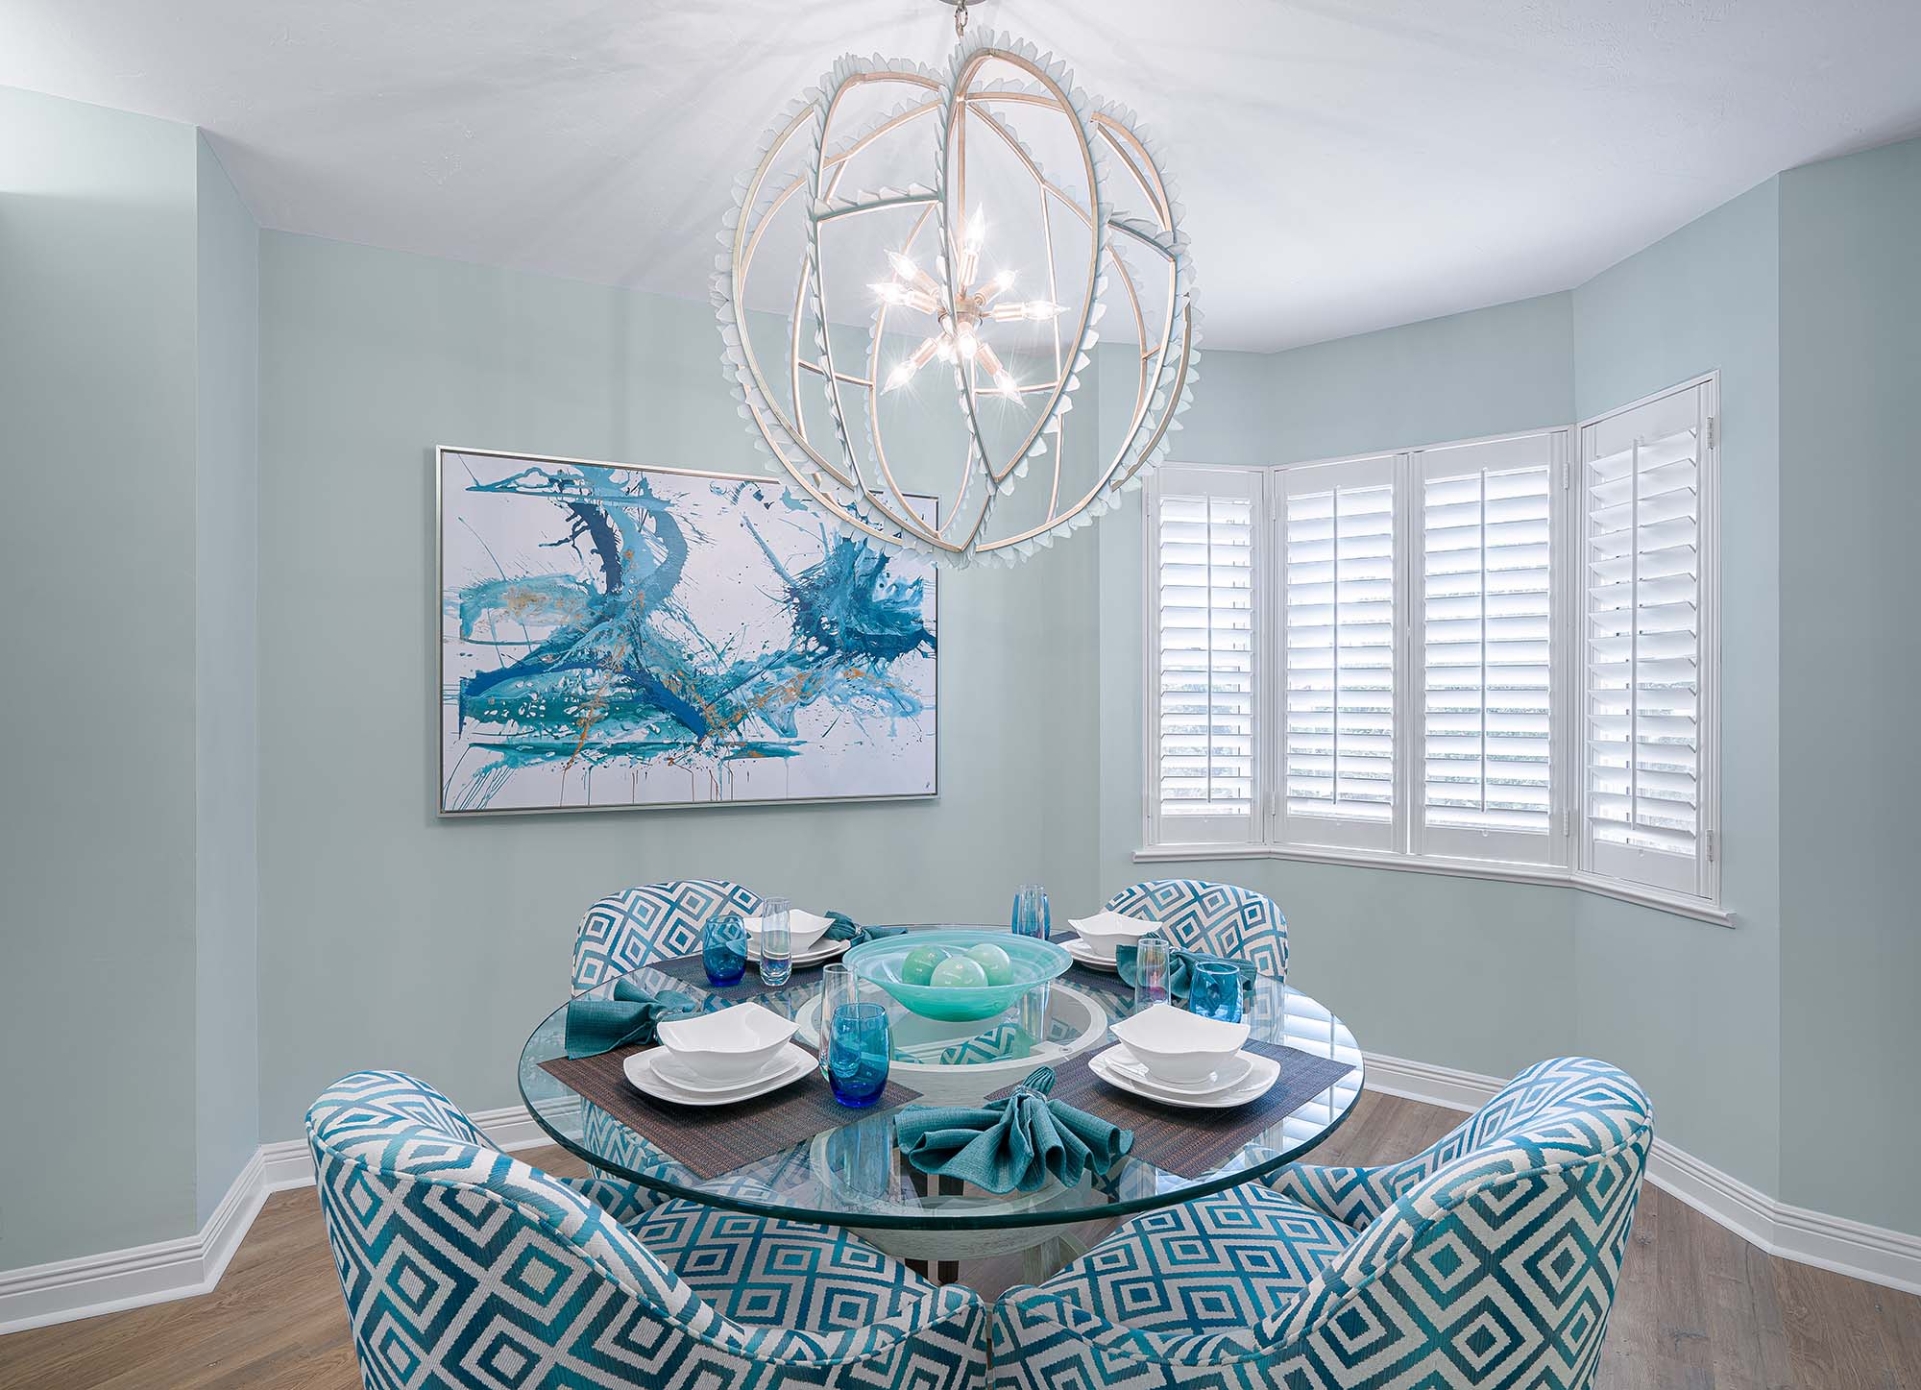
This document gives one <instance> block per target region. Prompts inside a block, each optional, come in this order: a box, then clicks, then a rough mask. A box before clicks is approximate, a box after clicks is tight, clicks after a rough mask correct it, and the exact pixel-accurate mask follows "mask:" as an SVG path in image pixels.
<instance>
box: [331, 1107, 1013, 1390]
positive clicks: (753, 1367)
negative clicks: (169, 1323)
mask: <svg viewBox="0 0 1921 1390" xmlns="http://www.w3.org/2000/svg"><path fill="white" fill-rule="evenodd" d="M307 1142H308V1146H309V1147H310V1148H311V1150H312V1152H313V1157H314V1165H315V1172H316V1176H317V1178H318V1182H319V1191H320V1206H321V1212H322V1214H323V1215H324V1217H325V1218H326V1224H327V1235H328V1241H329V1244H330V1245H331V1248H332V1251H333V1256H334V1264H335V1267H336V1269H337V1270H338V1272H339V1275H340V1286H341V1291H342V1293H343V1294H344V1295H345V1297H346V1303H347V1316H348V1321H349V1323H350V1324H351V1327H352V1331H353V1337H354V1350H355V1352H356V1353H357V1354H358V1356H359V1358H360V1365H361V1372H362V1375H363V1378H364V1379H365V1382H366V1385H367V1387H368V1390H403V1388H404V1390H416V1387H435V1388H436V1390H438V1388H439V1387H452V1386H463V1387H483V1388H484V1390H496V1388H497V1390H508V1387H521V1386H542V1387H568V1390H615V1387H619V1388H620V1390H633V1388H634V1387H656V1386H689V1387H692V1386H705V1385H711V1386H727V1387H730V1388H731V1387H752V1390H777V1388H778V1387H785V1386H802V1385H806V1386H830V1385H831V1386H850V1387H851V1386H855V1385H862V1386H865V1385H874V1386H889V1385H926V1386H928V1387H930V1390H935V1388H937V1387H946V1386H956V1387H963V1386H964V1387H974V1386H978V1385H979V1384H980V1383H981V1381H982V1378H983V1376H984V1374H985V1354H986V1353H985V1346H984V1332H985V1324H986V1314H985V1311H984V1309H983V1308H982V1306H981V1303H980V1300H979V1298H978V1297H977V1296H976V1295H975V1294H974V1293H972V1292H971V1291H970V1290H967V1289H964V1288H960V1287H948V1288H935V1287H934V1286H933V1285H931V1284H928V1283H926V1281H924V1280H920V1279H918V1278H917V1277H916V1276H914V1275H913V1274H911V1273H910V1272H908V1271H907V1270H905V1269H904V1268H902V1267H900V1266H898V1265H897V1264H895V1262H893V1261H891V1260H889V1259H887V1257H886V1256H884V1255H881V1254H880V1253H879V1252H878V1251H875V1250H873V1249H872V1247H870V1246H867V1245H865V1244H864V1243H862V1242H860V1241H859V1240H858V1239H856V1238H855V1237H853V1236H851V1235H848V1234H846V1233H844V1232H838V1231H820V1230H812V1231H810V1230H809V1228H805V1227H790V1226H787V1225H786V1224H785V1223H773V1225H774V1226H775V1227H777V1229H775V1230H774V1231H773V1232H772V1233H771V1234H770V1235H767V1236H765V1237H762V1238H760V1239H759V1240H758V1241H757V1240H756V1239H755V1238H754V1237H752V1236H751V1235H750V1234H749V1233H748V1227H747V1226H745V1225H744V1226H741V1227H740V1228H739V1229H738V1230H737V1231H733V1232H730V1233H729V1239H731V1240H732V1241H733V1244H732V1245H730V1246H728V1247H727V1248H726V1251H725V1253H724V1254H723V1255H722V1256H719V1257H716V1258H717V1259H718V1260H720V1261H723V1262H724V1261H726V1260H731V1261H733V1264H732V1265H730V1266H729V1267H730V1268H732V1269H735V1270H738V1271H739V1272H740V1273H741V1289H740V1290H736V1291H735V1292H734V1293H733V1294H731V1295H730V1297H729V1298H728V1300H727V1301H726V1302H725V1303H724V1304H723V1303H719V1302H716V1301H714V1300H713V1299H710V1298H708V1297H706V1296H704V1294H703V1289H705V1288H711V1287H713V1280H712V1278H711V1277H710V1276H709V1274H708V1273H707V1272H706V1270H705V1267H704V1266H702V1262H703V1261H704V1260H705V1259H706V1258H707V1257H706V1256H705V1254H704V1246H703V1245H702V1244H701V1243H700V1242H698V1241H697V1242H696V1243H695V1244H694V1245H693V1246H691V1247H678V1246H676V1245H675V1244H674V1242H673V1241H671V1240H667V1239H662V1240H660V1241H659V1242H658V1244H657V1245H655V1246H652V1247H650V1245H649V1244H648V1243H647V1242H646V1241H643V1240H642V1239H641V1238H640V1237H638V1236H636V1235H635V1234H634V1233H633V1232H631V1231H630V1230H628V1229H627V1228H626V1227H625V1226H623V1225H621V1224H620V1222H619V1221H617V1220H615V1219H613V1217H612V1216H610V1215H609V1214H608V1213H607V1212H606V1211H605V1210H603V1209H602V1208H601V1207H599V1206H597V1205H596V1204H595V1203H593V1202H591V1201H588V1200H587V1199H586V1198H584V1197H583V1196H582V1195H581V1194H580V1193H579V1192H578V1191H576V1190H575V1189H574V1188H573V1187H571V1186H569V1185H567V1184H564V1183H561V1182H557V1181H555V1180H554V1179H553V1178H552V1177H550V1176H549V1175H547V1174H545V1173H542V1172H540V1171H538V1170H536V1169H534V1168H530V1167H529V1166H527V1165H526V1164H524V1163H521V1162H519V1161H517V1160H515V1159H514V1158H512V1157H510V1156H508V1155H507V1154H503V1153H501V1152H500V1151H498V1150H497V1149H495V1148H493V1147H492V1146H490V1145H488V1144H487V1143H486V1142H485V1141H484V1140H483V1139H482V1138H481V1136H480V1134H479V1132H478V1131H477V1130H476V1129H475V1128H474V1126H473V1124H472V1122H471V1121H470V1120H468V1119H467V1117H466V1116H464V1115H462V1114H461V1113H460V1111H459V1110H458V1109H456V1108H455V1107H454V1106H453V1105H452V1104H451V1103H450V1102H449V1101H448V1100H447V1099H446V1098H445V1097H444V1096H441V1095H440V1094H439V1093H438V1092H436V1091H434V1090H433V1089H432V1088H431V1087H428V1086H426V1085H424V1084H422V1083H421V1082H419V1081H416V1080H414V1079H413V1078H411V1077H408V1076H405V1075H403V1074H401V1073H399V1072H359V1073H356V1074H354V1075H352V1076H348V1077H345V1078H343V1079H342V1080H341V1081H339V1082H337V1083H336V1084H335V1085H334V1086H332V1087H330V1088H329V1089H328V1091H327V1092H326V1094H324V1095H323V1096H321V1097H320V1099H319V1100H317V1101H316V1102H315V1103H314V1105H313V1108H312V1109H311V1110H310V1111H309V1112H308V1114H307ZM673 1211H674V1207H673V1206H671V1205H670V1206H665V1207H661V1208H659V1209H658V1210H657V1211H656V1213H655V1214H654V1216H653V1217H650V1218H648V1219H649V1220H658V1219H663V1218H666V1217H667V1216H668V1214H669V1213H671V1212H673ZM716 1215H717V1216H718V1215H719V1214H718V1213H717V1214H716ZM727 1219H728V1220H729V1221H730V1222H731V1221H738V1222H742V1223H749V1225H751V1223H752V1221H753V1218H747V1217H737V1218H736V1217H730V1218H727ZM743 1248H744V1249H745V1251H746V1253H740V1251H741V1250H742V1249H743ZM680 1263H686V1264H688V1265H689V1266H690V1269H691V1272H692V1273H693V1274H694V1278H693V1279H691V1280H690V1279H689V1278H686V1277H683V1276H682V1274H680V1273H679V1272H678V1270H677V1268H676V1265H677V1264H680ZM696 1266H700V1267H696ZM763 1312H769V1316H767V1317H763V1316H762V1313H763Z"/></svg>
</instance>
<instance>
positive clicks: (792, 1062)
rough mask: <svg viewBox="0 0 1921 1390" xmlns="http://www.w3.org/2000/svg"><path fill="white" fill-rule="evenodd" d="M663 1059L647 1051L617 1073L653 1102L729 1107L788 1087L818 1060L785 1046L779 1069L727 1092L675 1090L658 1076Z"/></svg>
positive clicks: (663, 1053) (659, 1052)
mask: <svg viewBox="0 0 1921 1390" xmlns="http://www.w3.org/2000/svg"><path fill="white" fill-rule="evenodd" d="M667 1055H668V1054H667V1052H666V1049H664V1048H659V1047H650V1048H647V1049H646V1050H644V1051H641V1052H636V1053H634V1054H633V1055H632V1056H631V1057H629V1058H627V1060H626V1061H624V1062H622V1063H621V1064H620V1069H621V1072H622V1073H623V1074H624V1075H625V1076H626V1078H627V1082H628V1084H629V1085H631V1086H632V1087H633V1088H634V1089H635V1090H637V1091H639V1092H641V1093H642V1094H643V1095H649V1096H652V1097H653V1098H654V1099H655V1100H666V1101H672V1102H673V1103H674V1104H675V1105H733V1104H735V1103H737V1102H739V1101H743V1100H752V1099H754V1097H756V1096H764V1095H766V1094H767V1093H768V1092H769V1091H778V1090H779V1089H780V1088H781V1087H783V1086H791V1085H792V1084H793V1083H794V1082H796V1081H798V1080H800V1079H801V1077H803V1076H805V1075H807V1074H808V1073H809V1072H811V1071H813V1070H815V1069H816V1068H817V1067H819V1065H820V1061H819V1059H818V1058H816V1057H815V1056H814V1055H813V1054H812V1053H811V1052H805V1051H802V1050H801V1049H800V1048H798V1047H796V1046H794V1044H792V1043H787V1044H785V1045H784V1046H783V1047H782V1048H781V1049H780V1051H779V1052H778V1053H777V1054H776V1060H777V1061H778V1062H779V1065H778V1066H775V1067H772V1068H770V1069H769V1070H767V1071H766V1072H763V1073H762V1074H761V1075H760V1076H757V1077H755V1078H753V1079H752V1080H750V1081H748V1082H746V1083H743V1084H742V1085H740V1086H737V1087H735V1088H733V1089H731V1090H709V1091H694V1090H688V1089H686V1088H684V1087H681V1086H678V1085H676V1084H675V1083H674V1082H673V1081H671V1080H669V1079H668V1078H667V1077H665V1076H662V1075H661V1074H660V1071H659V1069H658V1063H659V1062H660V1061H662V1060H665V1058H666V1056H667Z"/></svg>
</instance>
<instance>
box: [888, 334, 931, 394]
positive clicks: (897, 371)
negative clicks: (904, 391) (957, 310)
mask: <svg viewBox="0 0 1921 1390" xmlns="http://www.w3.org/2000/svg"><path fill="white" fill-rule="evenodd" d="M946 343H947V340H946V339H945V338H923V339H922V340H921V345H920V346H919V347H917V348H915V349H914V355H913V356H912V357H907V358H903V359H902V360H901V361H899V362H897V363H895V365H894V370H893V371H891V372H889V373H888V374H887V384H886V385H885V386H884V387H882V388H881V389H882V391H883V392H885V391H898V390H900V388H901V387H903V386H905V385H906V384H907V383H908V382H910V381H912V380H913V379H914V373H916V372H918V371H919V370H920V369H921V368H922V367H925V366H926V365H927V364H928V363H929V362H930V361H932V360H933V358H934V355H935V354H936V353H938V352H940V351H941V350H942V349H943V348H944V347H945V346H946Z"/></svg>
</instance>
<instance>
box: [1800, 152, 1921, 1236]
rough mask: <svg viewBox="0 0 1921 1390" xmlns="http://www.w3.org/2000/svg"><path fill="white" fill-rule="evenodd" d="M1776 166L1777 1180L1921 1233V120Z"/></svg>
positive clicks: (1812, 1203) (1818, 1199) (1839, 1209)
mask: <svg viewBox="0 0 1921 1390" xmlns="http://www.w3.org/2000/svg"><path fill="white" fill-rule="evenodd" d="M1780 182H1781V382H1782V394H1781V460H1782V468H1781V512H1782V516H1783V517H1784V518H1787V519H1788V521H1789V526H1788V529H1787V530H1786V532H1785V534H1784V537H1783V546H1782V557H1781V571H1782V572H1781V639H1782V661H1781V714H1782V719H1783V721H1784V723H1785V726H1786V727H1788V728H1790V729H1793V730H1795V731H1796V734H1797V736H1796V737H1794V738H1792V739H1788V740H1785V741H1784V743H1783V747H1782V757H1781V785H1782V798H1781V805H1782V826H1781V842H1782V852H1783V858H1782V869H1781V918H1782V923H1783V937H1782V946H1781V1015H1782V1025H1781V1026H1782V1035H1781V1054H1782V1056H1781V1065H1782V1091H1783V1095H1784V1097H1785V1098H1786V1105H1785V1108H1784V1113H1783V1117H1782V1119H1783V1123H1782V1134H1781V1192H1782V1196H1783V1197H1785V1198H1786V1199H1787V1200H1788V1201H1791V1202H1794V1203H1796V1204H1797V1205H1800V1206H1807V1207H1813V1208H1814V1209H1816V1210H1817V1211H1826V1212H1834V1213H1836V1214H1838V1215H1841V1216H1849V1217H1854V1218H1856V1219H1859V1220H1864V1221H1872V1222H1875V1223H1877V1224H1881V1225H1890V1226H1894V1227H1897V1228H1899V1229H1901V1230H1906V1231H1913V1232H1917V1233H1921V1185H1917V1183H1916V1182H1915V1178H1914V1173H1913V1162H1912V1159H1913V1156H1914V1155H1915V1154H1917V1153H1921V1104H1917V1103H1916V1100H1915V1096H1916V1093H1917V1081H1916V1072H1917V1069H1921V1007H1917V1002H1916V1001H1917V995H1921V908H1918V907H1917V902H1921V894H1917V891H1916V889H1915V886H1914V876H1913V873H1912V865H1913V863H1914V849H1913V840H1914V836H1913V832H1912V823H1911V821H1910V817H1911V816H1912V814H1913V808H1914V798H1915V787H1916V786H1917V784H1921V722H1918V721H1917V715H1916V705H1915V692H1916V691H1917V690H1921V638H1918V637H1917V635H1916V620H1915V609H1916V602H1917V600H1918V599H1921V546H1917V545H1916V543H1915V534H1914V522H1915V518H1916V517H1917V516H1921V443H1917V441H1921V249H1917V247H1918V246H1921V141H1908V142H1907V143H1905V144H1900V145H1894V146H1890V147H1889V148H1886V149H1881V150H1873V151H1870V152H1869V153H1867V154H1860V155H1853V156H1850V157H1848V158H1846V159H1837V160H1832V161H1830V162H1828V163H1824V164H1816V165H1813V166H1811V167H1809V168H1806V169H1796V170H1793V171H1792V172H1790V173H1786V174H1783V175H1782V176H1781V180H1780ZM1864 1156H1871V1157H1864Z"/></svg>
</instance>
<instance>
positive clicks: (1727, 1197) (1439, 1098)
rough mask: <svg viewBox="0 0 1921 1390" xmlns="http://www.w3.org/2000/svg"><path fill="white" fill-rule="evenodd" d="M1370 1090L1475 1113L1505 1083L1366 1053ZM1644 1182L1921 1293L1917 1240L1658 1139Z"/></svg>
mask: <svg viewBox="0 0 1921 1390" xmlns="http://www.w3.org/2000/svg"><path fill="white" fill-rule="evenodd" d="M1365 1058H1366V1064H1367V1081H1366V1084H1367V1086H1368V1087H1369V1088H1370V1089H1372V1090H1376V1091H1379V1092H1381V1093H1382V1094H1384V1095H1390V1096H1401V1097H1404V1098H1405V1099H1408V1100H1419V1101H1425V1102H1427V1103H1428V1104H1429V1105H1440V1106H1445V1107H1446V1108H1448V1109H1450V1110H1476V1109H1479V1108H1480V1107H1481V1106H1483V1105H1485V1104H1486V1103H1487V1102H1488V1101H1490V1100H1492V1099H1493V1098H1494V1093H1495V1092H1496V1091H1498V1090H1500V1089H1501V1087H1502V1085H1504V1084H1505V1083H1504V1082H1502V1080H1501V1079H1500V1078H1499V1077H1494V1076H1486V1075H1483V1074H1481V1073H1479V1072H1470V1071H1460V1070H1458V1069H1456V1068H1454V1067H1437V1066H1433V1065H1431V1064H1429V1063H1426V1062H1410V1061H1407V1060H1406V1059H1404V1058H1400V1057H1384V1056H1381V1055H1378V1054H1376V1053H1372V1052H1369V1053H1367V1054H1365ZM1648 1181H1649V1182H1651V1183H1653V1184H1654V1185H1655V1186H1656V1187H1658V1188H1660V1189H1661V1190H1662V1191H1663V1192H1665V1193H1667V1194H1668V1195H1669V1196H1671V1197H1674V1198H1676V1199H1678V1200H1680V1201H1682V1202H1685V1203H1687V1204H1688V1205H1689V1206H1691V1207H1693V1208H1694V1209H1695V1210H1696V1211H1698V1212H1700V1213H1701V1214H1702V1215H1703V1216H1705V1217H1707V1218H1708V1219H1709V1220H1711V1221H1714V1222H1716V1223H1717V1224H1719V1225H1721V1226H1725V1227H1726V1228H1727V1229H1728V1230H1730V1231H1733V1232H1734V1233H1735V1234H1736V1235H1738V1236H1740V1237H1741V1238H1742V1239H1743V1240H1745V1241H1747V1242H1748V1243H1749V1244H1750V1245H1753V1246H1755V1247H1757V1248H1758V1249H1761V1250H1765V1251H1766V1252H1767V1253H1768V1254H1770V1255H1774V1256H1777V1257H1779V1258H1781V1259H1784V1260H1793V1261H1794V1262H1795V1263H1797V1264H1804V1265H1813V1266H1814V1267H1815V1268H1817V1269H1826V1270H1832V1271H1833V1272H1834V1273H1836V1274H1844V1275H1846V1276H1847V1277H1848V1278H1850V1279H1865V1280H1866V1281H1868V1282H1869V1283H1871V1284H1880V1285H1883V1286H1885V1287H1887V1288H1890V1289H1900V1290H1901V1291H1902V1292H1904V1293H1912V1294H1921V1235H1909V1234H1908V1233H1907V1232H1905V1231H1892V1230H1888V1229H1887V1228H1885V1227H1882V1226H1870V1225H1868V1224H1867V1223H1866V1222H1862V1221H1850V1220H1848V1219H1847V1218H1845V1217H1840V1216H1829V1215H1828V1214H1827V1213H1825V1212H1818V1211H1810V1210H1809V1209H1808V1208H1806V1207H1797V1206H1790V1205H1789V1204H1788V1203H1786V1202H1780V1201H1776V1200H1775V1199H1774V1198H1772V1197H1770V1196H1768V1195H1767V1194H1766V1193H1765V1192H1761V1191H1759V1190H1758V1189H1756V1188H1753V1187H1750V1186H1749V1185H1748V1184H1747V1183H1744V1182H1742V1181H1741V1180H1740V1179H1739V1178H1736V1177H1733V1176H1732V1175H1730V1174H1727V1173H1723V1172H1722V1171H1721V1170H1720V1169H1718V1168H1714V1167H1711V1166H1709V1165H1708V1164H1706V1163H1703V1162H1702V1161H1701V1160H1700V1159H1698V1158H1696V1157H1695V1156H1694V1155H1693V1154H1690V1153H1688V1152H1687V1151H1686V1150H1684V1149H1678V1148H1676V1147H1675V1146H1674V1145H1673V1144H1670V1143H1669V1142H1668V1141H1667V1140H1665V1139H1662V1138H1660V1137H1659V1136H1656V1138H1655V1140H1654V1152H1653V1154H1651V1155H1650V1156H1649V1159H1648Z"/></svg>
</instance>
